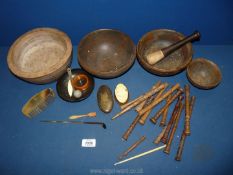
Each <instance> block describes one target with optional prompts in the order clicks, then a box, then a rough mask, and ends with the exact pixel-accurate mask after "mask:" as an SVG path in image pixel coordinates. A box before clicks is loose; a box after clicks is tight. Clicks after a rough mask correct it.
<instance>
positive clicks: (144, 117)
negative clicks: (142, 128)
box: [139, 88, 166, 125]
mask: <svg viewBox="0 0 233 175" xmlns="http://www.w3.org/2000/svg"><path fill="white" fill-rule="evenodd" d="M165 89H166V88H164V89H162V90H161V91H159V93H158V94H157V96H156V97H155V96H154V99H152V100H153V101H155V100H157V99H158V98H159V97H160V96H161V95H162V93H163V92H164V91H165ZM153 101H152V102H151V103H153ZM148 105H149V104H148ZM152 109H153V108H151V109H150V110H149V111H147V112H145V113H144V114H143V115H142V116H141V118H140V120H139V123H140V124H141V125H144V124H145V123H146V119H147V118H148V116H149V114H150V113H151V111H152Z"/></svg>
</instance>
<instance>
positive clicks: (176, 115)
mask: <svg viewBox="0 0 233 175" xmlns="http://www.w3.org/2000/svg"><path fill="white" fill-rule="evenodd" d="M168 86H169V85H168V83H161V82H160V81H159V82H157V83H156V84H155V85H154V86H153V87H152V88H151V90H149V91H148V92H146V93H145V94H143V95H141V96H139V97H138V98H136V99H134V100H132V101H130V102H128V103H126V104H124V105H122V106H121V109H122V110H121V111H120V112H119V113H118V114H116V115H115V116H114V117H113V118H112V119H113V120H114V119H116V118H118V117H119V116H121V115H122V114H124V113H125V112H127V111H129V110H131V109H133V108H135V110H136V111H137V113H138V114H137V116H136V117H135V119H134V120H133V122H132V123H131V125H130V126H129V128H128V129H127V130H126V132H125V133H124V134H123V136H122V139H124V140H127V139H128V137H129V136H130V134H131V133H132V131H133V129H134V128H135V127H136V125H137V124H138V123H139V124H141V125H144V124H145V122H146V120H147V118H148V116H149V115H150V113H151V111H152V110H153V108H154V107H155V106H157V105H158V104H160V103H161V102H162V101H165V105H164V106H163V107H162V108H160V110H158V111H157V112H156V114H155V115H154V116H153V117H151V118H150V121H151V122H152V123H153V124H156V123H157V122H158V120H159V119H160V118H161V121H160V126H161V127H164V128H163V129H162V131H161V133H160V134H159V135H158V136H157V138H156V139H155V140H154V143H155V144H159V143H160V142H162V143H164V144H165V145H166V146H165V148H164V152H165V153H167V154H169V153H170V149H171V145H172V141H173V138H174V135H175V132H176V130H177V127H178V123H179V121H180V117H181V114H182V111H183V109H185V120H184V121H185V122H184V130H183V132H182V136H181V138H180V144H179V147H178V151H177V155H176V157H175V160H177V161H178V160H181V156H182V151H183V147H184V142H185V139H186V136H189V135H190V118H191V114H192V110H193V106H194V103H195V96H192V97H190V87H189V85H185V87H184V89H182V88H181V87H180V85H179V84H178V83H177V84H175V85H174V86H172V87H171V88H170V89H168V90H166V89H167V88H168ZM183 94H184V95H183ZM175 100H177V102H176V104H175V107H174V109H173V111H172V114H171V117H170V119H169V121H168V122H167V116H168V110H169V107H170V106H171V104H172V103H173V102H174V101H175ZM183 100H184V102H183ZM143 140H145V138H144V137H143V138H141V139H139V141H138V142H135V144H133V145H132V146H131V147H130V148H129V149H128V150H126V151H125V153H123V155H125V154H126V155H127V153H128V152H129V151H131V150H132V148H133V149H134V148H135V147H136V146H138V145H139V144H140V143H141V142H142V141H143Z"/></svg>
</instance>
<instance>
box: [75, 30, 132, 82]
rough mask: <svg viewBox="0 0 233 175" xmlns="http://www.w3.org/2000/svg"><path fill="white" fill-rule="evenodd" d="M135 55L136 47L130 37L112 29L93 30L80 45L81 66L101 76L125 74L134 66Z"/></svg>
mask: <svg viewBox="0 0 233 175" xmlns="http://www.w3.org/2000/svg"><path fill="white" fill-rule="evenodd" d="M135 57H136V47H135V45H134V43H133V41H132V40H131V39H130V37H129V36H127V35H126V34H124V33H122V32H120V31H117V30H112V29H100V30H96V31H94V32H91V33H89V34H88V35H86V36H85V37H84V38H83V39H82V40H81V42H80V44H79V46H78V62H79V64H80V66H81V67H82V68H83V69H85V70H86V71H87V72H89V73H90V74H92V75H94V76H97V77H99V78H114V77H117V76H119V75H121V74H123V73H124V72H126V71H127V70H128V69H129V68H130V67H131V66H132V64H133V63H134V60H135Z"/></svg>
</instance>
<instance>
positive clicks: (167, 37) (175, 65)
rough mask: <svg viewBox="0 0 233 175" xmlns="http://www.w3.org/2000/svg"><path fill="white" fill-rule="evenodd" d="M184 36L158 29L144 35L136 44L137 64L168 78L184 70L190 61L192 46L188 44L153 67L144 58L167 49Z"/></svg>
mask: <svg viewBox="0 0 233 175" xmlns="http://www.w3.org/2000/svg"><path fill="white" fill-rule="evenodd" d="M184 37H185V36H184V35H182V34H181V33H178V32H176V31H173V30H167V29H159V30H153V31H151V32H148V33H146V34H145V35H144V36H143V37H142V38H141V39H140V40H139V42H138V44H137V57H138V61H139V63H140V64H141V65H142V67H143V68H145V69H146V70H147V71H149V72H151V73H153V74H156V75H160V76H170V75H174V74H177V73H179V72H181V71H182V70H184V69H185V68H186V67H187V65H188V64H189V62H190V61H191V60H192V54H193V51H192V44H191V43H188V44H186V45H184V46H183V47H182V48H180V49H178V50H177V51H175V52H174V53H172V54H171V55H169V56H167V57H166V58H164V59H163V60H161V61H159V62H158V63H156V64H154V65H150V64H149V63H148V62H147V60H146V56H147V55H148V54H150V53H152V52H155V51H157V50H160V49H162V48H164V47H167V46H169V45H171V44H173V43H175V42H177V41H179V40H181V39H183V38H184Z"/></svg>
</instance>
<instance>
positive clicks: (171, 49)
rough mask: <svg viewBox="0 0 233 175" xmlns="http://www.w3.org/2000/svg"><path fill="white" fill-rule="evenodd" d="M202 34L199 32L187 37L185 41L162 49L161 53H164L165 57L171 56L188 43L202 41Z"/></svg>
mask: <svg viewBox="0 0 233 175" xmlns="http://www.w3.org/2000/svg"><path fill="white" fill-rule="evenodd" d="M200 37H201V34H200V32H198V31H195V32H194V33H193V34H191V35H189V36H187V37H185V38H184V39H182V40H180V41H178V42H176V43H174V44H172V45H170V46H168V47H166V48H163V49H161V51H162V52H163V55H164V57H166V56H168V55H169V54H171V53H172V52H174V51H176V50H177V49H179V48H181V47H182V46H183V45H185V44H187V43H188V42H191V41H195V40H198V39H200Z"/></svg>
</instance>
